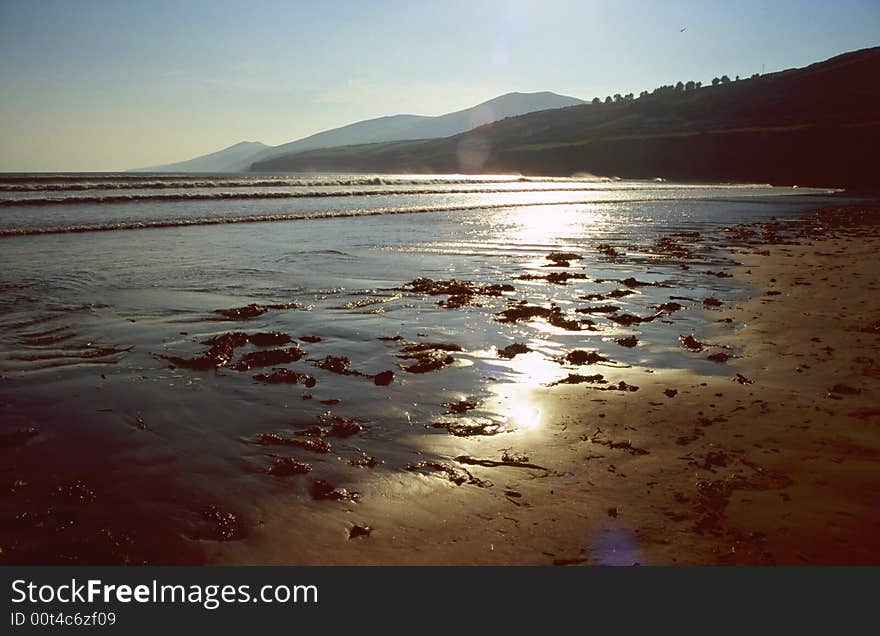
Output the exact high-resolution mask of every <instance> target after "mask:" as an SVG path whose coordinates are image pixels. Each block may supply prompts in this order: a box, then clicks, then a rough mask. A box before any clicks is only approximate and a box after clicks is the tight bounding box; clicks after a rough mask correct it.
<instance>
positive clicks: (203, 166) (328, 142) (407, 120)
mask: <svg viewBox="0 0 880 636" xmlns="http://www.w3.org/2000/svg"><path fill="white" fill-rule="evenodd" d="M583 103H584V102H583V100H580V99H577V98H574V97H566V96H564V95H557V94H555V93H550V92H546V91H545V92H541V93H508V94H506V95H501V96H500V97H496V98H494V99H490V100H489V101H487V102H483V103H482V104H478V105H476V106H474V107H472V108H466V109H465V110H460V111H457V112H454V113H447V114H445V115H438V116H436V117H428V116H424V115H392V116H389V117H378V118H376V119H367V120H364V121H359V122H356V123H354V124H349V125H347V126H342V127H340V128H333V129H332V130H325V131H323V132H319V133H316V134H314V135H310V136H309V137H305V138H303V139H298V140H296V141H291V142H289V143H286V144H282V145H280V146H267V145H265V144H261V143H258V142H241V143H239V144H236V145H234V146H230V147H229V148H226V149H224V150H220V151H218V152H215V153H212V154H210V155H204V156H202V157H196V158H195V159H190V160H189V161H181V162H179V163H172V164H167V165H163V166H151V167H149V168H139V169H137V172H239V171H243V170H247V169H248V168H249V167H250V165H251V164H252V163H254V162H257V161H265V160H267V159H270V158H274V157H277V156H286V155H289V154H292V153H297V152H302V151H305V150H315V149H318V148H333V147H337V146H351V145H356V144H369V143H376V142H382V141H401V140H407V139H433V138H437V137H448V136H450V135H456V134H458V133H462V132H465V131H467V130H471V129H472V128H476V127H478V126H483V125H485V124H489V123H492V122H495V121H498V120H500V119H504V118H505V117H515V116H517V115H523V114H525V113H532V112H535V111H539V110H547V109H551V108H564V107H567V106H575V105H577V104H583Z"/></svg>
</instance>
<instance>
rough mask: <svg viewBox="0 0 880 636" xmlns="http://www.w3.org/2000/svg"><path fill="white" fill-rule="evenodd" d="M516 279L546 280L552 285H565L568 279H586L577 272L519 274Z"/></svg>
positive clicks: (584, 275) (585, 276)
mask: <svg viewBox="0 0 880 636" xmlns="http://www.w3.org/2000/svg"><path fill="white" fill-rule="evenodd" d="M516 278H517V280H546V281H547V282H548V283H553V284H554V285H567V284H568V281H570V280H586V279H587V275H586V274H580V273H577V272H550V273H549V274H521V275H520V276H517V277H516Z"/></svg>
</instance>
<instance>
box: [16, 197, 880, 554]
mask: <svg viewBox="0 0 880 636" xmlns="http://www.w3.org/2000/svg"><path fill="white" fill-rule="evenodd" d="M590 187H592V186H590ZM610 187H618V186H616V185H615V186H610ZM638 187H639V188H644V187H645V186H644V185H643V184H640V185H639V186H638ZM676 193H677V195H678V196H681V197H687V196H692V195H689V194H688V192H687V191H686V190H681V191H678V190H677V191H676ZM772 194H774V195H777V193H775V192H774V193H772ZM817 194H818V193H813V194H810V195H807V197H810V196H812V197H815V196H817ZM716 196H717V194H716ZM761 196H767V195H766V194H765V193H764V192H762V193H761ZM777 196H778V195H777ZM826 199H827V200H828V201H834V199H833V198H827V197H826ZM839 200H841V199H839ZM842 200H844V201H845V199H842ZM768 204H772V205H774V207H773V208H772V210H775V211H779V212H780V214H786V216H784V217H783V218H782V219H781V220H777V219H776V218H775V217H771V216H770V215H769V214H767V207H766V206H767V205H768ZM712 205H714V206H715V207H714V208H713V207H712ZM795 205H796V206H798V207H795V208H793V209H791V208H790V209H789V211H788V212H786V206H785V204H784V203H783V202H782V201H781V200H780V199H772V198H771V199H762V200H758V201H757V202H755V203H751V199H748V198H744V199H741V200H739V201H735V202H730V201H728V200H726V198H724V197H722V198H719V199H718V202H717V203H715V204H708V203H706V202H704V201H694V202H693V203H687V202H686V199H684V198H683V199H681V200H679V201H678V202H675V203H671V204H670V203H667V201H666V200H658V202H657V203H655V204H651V205H648V204H645V203H639V205H638V207H633V208H632V210H633V211H634V212H633V213H638V214H640V215H641V216H640V217H639V218H640V219H641V220H640V221H638V222H636V221H633V222H632V223H627V222H626V221H625V220H622V219H625V218H626V217H621V216H620V214H621V211H620V210H621V209H623V210H626V209H627V208H614V209H613V210H614V211H613V212H611V213H609V214H608V215H607V216H602V215H601V214H600V213H597V212H596V211H594V210H593V209H590V208H586V209H570V208H561V209H560V210H557V211H555V212H554V213H553V214H548V213H544V212H542V211H541V209H540V208H535V209H532V210H530V209H525V210H523V211H519V210H518V209H516V208H513V209H511V210H508V211H505V210H501V211H498V212H494V211H493V212H488V213H487V212H480V211H474V212H468V213H467V215H466V216H464V217H462V216H461V213H446V212H444V213H440V216H436V217H434V216H428V217H425V219H426V220H419V219H418V218H417V217H418V216H419V215H400V216H398V215H391V216H387V217H385V216H370V217H365V218H364V219H361V220H358V221H357V223H356V224H351V223H350V222H348V221H345V220H342V219H339V220H321V221H314V222H309V223H308V224H306V225H300V224H298V222H291V223H279V224H277V225H276V224H271V223H270V224H261V223H257V224H240V225H237V226H236V228H235V229H233V228H218V227H211V226H206V227H205V228H202V229H200V228H187V229H185V230H180V231H172V230H146V231H143V232H141V231H134V232H128V231H119V232H106V233H99V234H96V235H90V234H88V233H86V234H83V235H82V236H83V237H87V238H88V240H81V239H79V238H77V236H78V235H75V234H62V235H59V236H57V237H55V238H51V237H48V238H47V237H42V236H34V237H24V238H8V239H4V240H9V241H10V243H9V247H10V252H9V253H8V260H9V264H10V266H14V267H15V268H16V269H15V270H14V271H13V272H12V273H11V274H9V275H8V276H7V278H8V279H9V280H8V281H6V285H5V287H4V289H5V296H4V302H6V303H7V306H8V309H9V311H10V313H9V315H8V316H7V317H6V319H5V320H6V326H7V330H6V332H5V336H4V340H3V341H2V344H3V346H4V352H5V353H4V360H5V362H4V364H5V365H6V366H5V367H4V369H5V370H4V373H3V374H2V375H0V389H2V393H0V398H2V399H0V407H2V408H0V422H2V430H0V433H2V448H0V451H2V452H3V453H4V456H5V457H7V458H8V462H7V463H6V464H5V466H4V470H3V474H4V479H5V483H6V488H5V489H4V492H3V495H2V497H3V503H4V506H3V513H2V517H0V549H2V552H0V560H2V561H3V562H6V563H31V564H33V563H81V564H85V563H124V564H138V563H160V564H179V563H186V564H188V563H193V564H316V565H317V564H409V565H414V564H535V565H601V564H613V565H632V564H636V563H638V564H642V565H658V564H682V565H684V564H688V565H690V564H868V563H877V562H878V560H880V544H878V541H877V539H876V537H877V536H880V535H878V532H877V531H878V530H880V527H878V525H880V515H878V512H877V509H876V505H874V504H875V502H876V501H877V500H878V494H880V492H878V491H880V480H878V478H877V476H876V474H875V473H876V463H877V460H878V453H880V429H878V424H880V403H878V401H877V397H876V396H877V391H876V382H877V381H878V379H880V352H878V346H880V341H878V334H877V331H878V323H877V321H878V319H880V299H878V293H877V292H878V287H880V284H878V268H877V265H876V258H875V254H876V250H877V248H878V247H880V232H878V226H877V223H876V214H877V209H876V207H872V206H870V205H867V204H860V205H858V206H855V207H853V206H849V207H843V208H841V207H840V206H841V205H843V204H842V203H841V204H838V205H837V207H836V208H829V209H823V210H820V211H818V212H817V211H815V207H814V208H812V209H813V210H814V211H813V212H809V210H810V209H811V208H805V209H804V208H803V206H805V205H807V203H806V202H803V201H801V202H799V203H796V204H795ZM679 207H681V208H682V209H684V210H686V211H687V215H685V217H677V216H676V215H675V214H676V213H675V210H676V208H679ZM646 210H649V211H651V214H653V215H654V216H653V217H652V216H645V211H646ZM120 212H124V210H120ZM624 213H625V212H624ZM725 213H727V214H725ZM734 213H735V214H736V215H737V216H735V217H733V220H732V221H728V223H730V225H727V224H725V223H724V221H725V219H729V218H730V216H729V214H734ZM697 214H700V215H703V216H702V217H699V220H698V221H694V219H693V218H692V217H693V215H697ZM688 215H690V217H691V218H689V219H688V220H687V224H685V223H684V221H682V220H681V219H682V218H687V216H688ZM737 221H739V224H735V223H737ZM428 223H429V224H430V225H427V226H426V225H425V224H428ZM402 224H408V230H406V231H404V232H401V235H402V236H404V237H405V238H403V239H396V240H398V241H399V244H396V243H393V242H391V243H390V244H391V245H396V247H395V248H394V249H393V250H388V249H387V248H386V247H384V246H385V245H388V244H389V243H388V239H387V238H386V234H388V233H390V232H400V226H401V225H402ZM603 224H604V227H605V228H607V229H605V230H604V231H603ZM424 227H428V228H430V233H429V234H430V237H431V238H430V241H431V242H426V243H413V242H412V240H411V239H410V237H414V236H417V235H418V232H420V231H423V230H422V228H424ZM462 227H471V228H474V227H476V228H480V229H479V230H478V231H475V232H472V234H471V235H470V236H466V237H459V236H458V235H459V234H460V233H461V228H462ZM306 233H309V234H306ZM366 235H370V236H374V237H377V238H376V239H375V240H376V241H377V243H376V244H377V245H378V246H380V247H379V248H378V249H376V248H372V247H369V248H363V247H361V246H360V243H361V242H362V241H363V240H364V239H363V238H362V237H363V236H366ZM439 236H444V237H446V236H448V238H443V239H440V238H438V237H439ZM560 237H562V238H560ZM303 240H305V241H306V243H307V244H309V245H311V246H318V247H320V246H323V247H325V248H333V249H318V250H307V251H301V250H302V248H299V247H296V246H297V245H298V243H297V241H303ZM371 240H372V239H371ZM45 244H48V245H55V246H56V248H57V249H56V251H55V252H54V253H50V252H44V254H45V256H44V257H43V258H42V259H37V260H34V259H32V258H31V257H30V256H29V255H28V253H27V246H28V245H35V246H40V245H45ZM203 245H204V246H210V248H209V249H210V253H206V252H203V251H199V250H200V248H201V246H203ZM291 245H294V246H295V247H293V248H291ZM217 246H226V249H218V248H217ZM99 248H100V249H99ZM13 250H17V251H15V252H13ZM83 250H86V252H88V254H90V255H91V254H94V256H88V258H89V259H91V260H90V261H89V262H87V263H86V264H85V265H84V266H83V267H82V268H81V269H80V270H74V271H68V269H67V266H66V265H65V263H67V262H72V261H71V259H73V261H76V259H77V258H78V255H79V256H81V257H83V258H85V256H84V255H85V254H86V252H83ZM572 250H574V251H572ZM215 251H216V252H217V254H220V255H222V256H221V257H217V256H214V252H215ZM15 254H17V256H15ZM123 254H124V255H126V257H125V258H122V259H116V258H114V255H123ZM166 254H175V255H177V256H178V257H180V256H182V255H185V256H186V258H187V259H188V262H187V263H185V265H184V266H181V265H180V263H179V262H175V261H174V260H173V259H171V260H169V259H167V258H166V256H165V255H166ZM228 254H237V256H236V259H237V260H235V261H232V262H229V258H228V256H226V255H228ZM129 257H130V258H129ZM46 259H49V260H46ZM166 261H167V263H166ZM108 266H109V267H111V269H110V270H108V269H107V268H108ZM389 266H393V269H394V271H389ZM47 271H48V272H50V274H49V277H48V279H47V278H46V276H47V274H46V272H47ZM140 272H150V275H149V276H148V277H147V278H143V277H142V276H141V275H140ZM222 272H228V275H226V276H223V275H222ZM428 276H433V278H427V277H428ZM453 277H455V278H453ZM35 280H36V281H37V282H34V281H35ZM291 283H293V284H294V285H296V286H298V287H297V288H296V289H294V290H291Z"/></svg>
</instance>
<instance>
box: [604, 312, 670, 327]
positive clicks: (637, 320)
mask: <svg viewBox="0 0 880 636" xmlns="http://www.w3.org/2000/svg"><path fill="white" fill-rule="evenodd" d="M662 315H663V314H654V315H653V316H636V315H634V314H614V315H613V316H608V320H610V321H611V322H616V323H617V324H619V325H623V326H624V327H629V326H630V325H640V324H642V323H643V322H652V321H654V320H656V319H657V318H659V317H660V316H662Z"/></svg>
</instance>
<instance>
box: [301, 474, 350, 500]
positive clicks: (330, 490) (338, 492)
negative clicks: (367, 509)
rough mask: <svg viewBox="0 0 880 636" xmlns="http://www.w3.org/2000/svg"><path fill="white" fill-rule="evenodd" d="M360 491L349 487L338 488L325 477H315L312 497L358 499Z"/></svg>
mask: <svg viewBox="0 0 880 636" xmlns="http://www.w3.org/2000/svg"><path fill="white" fill-rule="evenodd" d="M360 496H361V495H360V493H358V492H355V491H353V490H348V489H347V488H336V487H335V486H334V485H333V484H331V483H330V482H328V481H324V480H323V479H315V480H314V481H313V482H312V498H313V499H317V500H322V499H323V500H329V501H357V500H358V499H360Z"/></svg>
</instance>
